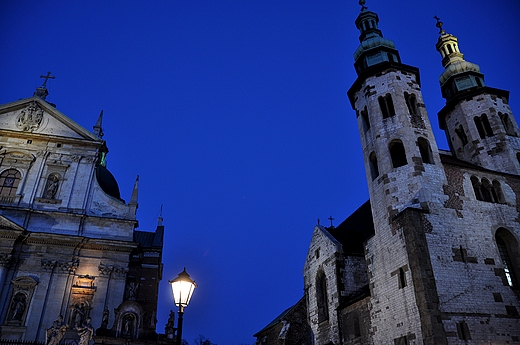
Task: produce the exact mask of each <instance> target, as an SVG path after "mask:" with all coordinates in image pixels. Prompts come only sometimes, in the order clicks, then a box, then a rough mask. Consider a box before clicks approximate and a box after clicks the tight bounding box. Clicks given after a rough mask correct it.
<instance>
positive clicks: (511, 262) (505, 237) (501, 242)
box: [495, 228, 519, 288]
mask: <svg viewBox="0 0 520 345" xmlns="http://www.w3.org/2000/svg"><path fill="white" fill-rule="evenodd" d="M495 241H496V244H497V249H498V253H499V255H500V260H501V261H502V265H503V266H504V274H505V278H506V281H507V285H509V286H510V287H512V288H518V287H519V285H518V280H517V273H518V260H519V259H518V257H519V250H518V249H519V248H518V242H517V240H516V238H515V237H514V236H513V235H512V234H511V233H510V232H509V231H508V230H507V229H504V228H499V229H498V230H497V232H496V234H495ZM504 283H505V282H504Z"/></svg>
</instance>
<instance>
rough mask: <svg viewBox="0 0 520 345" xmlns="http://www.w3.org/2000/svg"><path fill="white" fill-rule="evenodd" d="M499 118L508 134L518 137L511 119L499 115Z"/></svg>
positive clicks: (505, 115)
mask: <svg viewBox="0 0 520 345" xmlns="http://www.w3.org/2000/svg"><path fill="white" fill-rule="evenodd" d="M498 116H499V117H500V121H502V125H503V126H504V129H505V131H506V134H507V135H511V136H516V133H515V129H514V127H513V123H512V122H511V119H510V118H509V115H508V114H502V113H498Z"/></svg>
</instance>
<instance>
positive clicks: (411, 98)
mask: <svg viewBox="0 0 520 345" xmlns="http://www.w3.org/2000/svg"><path fill="white" fill-rule="evenodd" d="M404 99H405V101H406V106H407V107H408V112H409V113H410V115H417V97H416V96H415V94H413V93H412V94H409V93H408V92H405V93H404Z"/></svg>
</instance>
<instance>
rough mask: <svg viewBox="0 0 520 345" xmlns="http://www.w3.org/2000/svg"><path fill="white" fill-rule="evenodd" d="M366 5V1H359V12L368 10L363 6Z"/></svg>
mask: <svg viewBox="0 0 520 345" xmlns="http://www.w3.org/2000/svg"><path fill="white" fill-rule="evenodd" d="M366 3H367V1H366V0H359V5H360V6H361V12H363V11H366V10H367V9H368V7H366V6H365V4H366Z"/></svg>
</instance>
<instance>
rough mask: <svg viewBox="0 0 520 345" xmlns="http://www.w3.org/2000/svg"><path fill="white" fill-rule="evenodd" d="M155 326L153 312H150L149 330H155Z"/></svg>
mask: <svg viewBox="0 0 520 345" xmlns="http://www.w3.org/2000/svg"><path fill="white" fill-rule="evenodd" d="M156 324H157V319H156V318H155V310H154V311H152V315H150V325H149V327H150V328H153V329H155V325H156Z"/></svg>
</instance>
